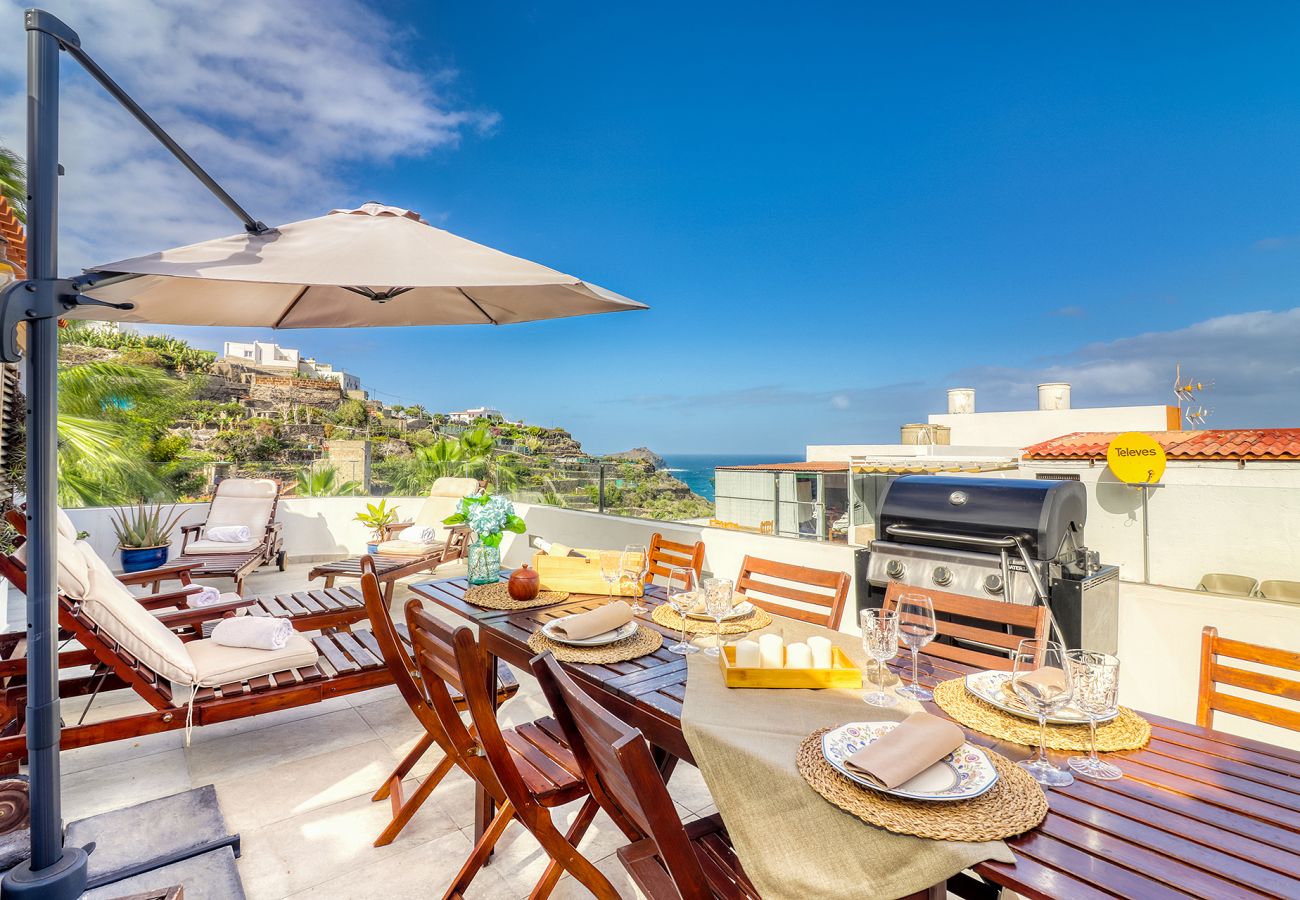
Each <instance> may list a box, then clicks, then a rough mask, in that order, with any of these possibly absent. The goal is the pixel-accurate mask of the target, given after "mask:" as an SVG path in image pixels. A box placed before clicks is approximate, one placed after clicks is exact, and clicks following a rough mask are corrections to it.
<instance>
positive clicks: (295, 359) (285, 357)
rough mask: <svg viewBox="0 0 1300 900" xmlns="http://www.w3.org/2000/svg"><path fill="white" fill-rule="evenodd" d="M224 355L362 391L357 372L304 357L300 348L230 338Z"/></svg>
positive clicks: (255, 365) (223, 347) (223, 350)
mask: <svg viewBox="0 0 1300 900" xmlns="http://www.w3.org/2000/svg"><path fill="white" fill-rule="evenodd" d="M221 355H222V356H223V357H225V358H226V359H229V360H232V361H233V362H238V363H243V364H244V365H246V366H253V367H256V368H259V369H271V370H277V369H282V370H284V371H285V373H286V374H292V373H294V372H299V373H301V374H303V375H307V376H309V377H311V378H324V379H328V380H330V381H337V382H338V383H339V387H341V388H342V389H343V390H344V391H345V392H351V391H359V390H361V379H360V378H358V377H357V376H356V375H353V374H351V373H349V372H344V371H343V370H342V369H335V368H334V367H333V366H332V365H330V364H329V363H326V362H317V361H316V359H315V357H311V356H309V357H306V358H305V359H304V358H303V356H302V353H301V352H300V351H298V350H294V349H292V348H290V347H281V346H280V345H279V344H273V343H271V342H269V341H253V342H251V343H242V342H240V341H226V342H225V343H224V344H223V345H222V350H221Z"/></svg>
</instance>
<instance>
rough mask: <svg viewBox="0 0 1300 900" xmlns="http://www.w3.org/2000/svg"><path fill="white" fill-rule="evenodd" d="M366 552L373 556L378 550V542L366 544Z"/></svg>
mask: <svg viewBox="0 0 1300 900" xmlns="http://www.w3.org/2000/svg"><path fill="white" fill-rule="evenodd" d="M366 552H367V553H369V554H370V555H371V556H374V555H375V554H376V553H378V552H379V545H378V544H366Z"/></svg>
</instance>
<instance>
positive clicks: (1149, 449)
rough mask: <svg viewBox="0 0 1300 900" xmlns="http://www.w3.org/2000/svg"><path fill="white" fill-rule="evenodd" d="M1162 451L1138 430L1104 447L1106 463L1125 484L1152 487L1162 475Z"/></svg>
mask: <svg viewBox="0 0 1300 900" xmlns="http://www.w3.org/2000/svg"><path fill="white" fill-rule="evenodd" d="M1165 462H1166V457H1165V450H1164V448H1163V447H1161V446H1160V445H1159V444H1158V443H1156V439H1155V438H1153V437H1152V436H1151V435H1149V434H1143V433H1142V432H1140V431H1127V432H1125V433H1124V434H1121V435H1119V436H1118V437H1116V438H1115V440H1113V441H1111V442H1110V446H1109V447H1107V448H1106V464H1107V465H1108V466H1110V470H1111V472H1113V473H1114V474H1115V477H1116V478H1118V479H1119V480H1120V481H1122V482H1124V483H1125V484H1154V483H1156V482H1158V481H1159V480H1160V476H1162V475H1164V474H1165Z"/></svg>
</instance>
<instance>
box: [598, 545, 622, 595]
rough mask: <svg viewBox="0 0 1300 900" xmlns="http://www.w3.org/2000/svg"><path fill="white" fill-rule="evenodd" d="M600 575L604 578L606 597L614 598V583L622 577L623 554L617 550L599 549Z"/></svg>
mask: <svg viewBox="0 0 1300 900" xmlns="http://www.w3.org/2000/svg"><path fill="white" fill-rule="evenodd" d="M600 577H601V578H603V579H605V591H606V593H607V594H608V595H609V596H608V598H607V599H609V600H613V599H614V585H615V584H617V583H618V580H619V579H620V578H622V577H623V554H621V553H619V552H618V551H617V550H602V551H600Z"/></svg>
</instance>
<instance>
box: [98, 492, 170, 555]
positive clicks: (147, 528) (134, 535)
mask: <svg viewBox="0 0 1300 900" xmlns="http://www.w3.org/2000/svg"><path fill="white" fill-rule="evenodd" d="M184 514H185V510H183V509H177V508H176V507H174V506H173V507H172V508H171V509H170V510H169V511H167V512H163V508H162V507H161V506H147V505H145V504H144V503H137V504H136V505H135V506H132V507H125V508H122V509H115V510H113V531H114V532H115V533H116V534H117V545H118V546H119V547H124V548H127V549H143V548H146V547H162V546H165V545H167V544H170V543H171V541H172V531H174V530H175V529H176V525H177V523H179V522H180V519H181V516H183V515H184Z"/></svg>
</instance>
